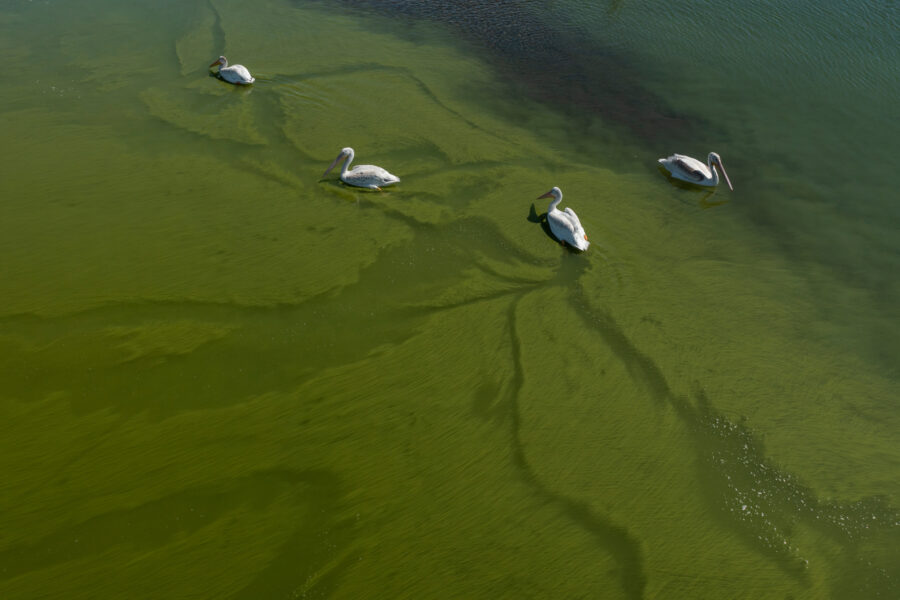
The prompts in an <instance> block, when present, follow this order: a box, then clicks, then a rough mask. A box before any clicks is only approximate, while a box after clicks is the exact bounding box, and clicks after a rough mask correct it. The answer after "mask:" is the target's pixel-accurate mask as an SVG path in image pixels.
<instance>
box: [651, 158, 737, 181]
mask: <svg viewBox="0 0 900 600" xmlns="http://www.w3.org/2000/svg"><path fill="white" fill-rule="evenodd" d="M658 162H659V164H661V165H662V166H664V167H665V168H666V169H668V170H669V173H671V174H672V177H674V178H675V179H680V180H682V181H687V182H688V183H695V184H697V185H704V186H707V187H715V186H717V185H719V172H718V171H716V165H719V168H720V169H722V175H724V176H725V182H726V183H727V184H728V189H730V190H731V191H734V188H733V187H731V180H730V179H728V173H726V172H725V165H723V164H722V157H720V156H719V155H718V154H716V153H715V152H710V153H709V156H708V157H707V159H706V164H705V165H704V164H703V163H702V162H700V161H699V160H697V159H696V158H691V157H690V156H685V155H684V154H673V155H672V156H670V157H668V158H661V159H659V161H658Z"/></svg>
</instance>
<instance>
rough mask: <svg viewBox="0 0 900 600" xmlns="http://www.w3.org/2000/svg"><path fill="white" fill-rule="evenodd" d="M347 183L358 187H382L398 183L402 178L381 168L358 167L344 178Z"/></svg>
mask: <svg viewBox="0 0 900 600" xmlns="http://www.w3.org/2000/svg"><path fill="white" fill-rule="evenodd" d="M343 179H344V181H345V182H346V183H349V184H350V185H355V186H358V187H369V188H371V187H381V186H383V185H390V184H392V183H397V182H398V181H400V178H399V177H397V176H396V175H392V174H391V173H388V172H387V171H386V170H385V169H382V168H381V167H376V166H375V165H358V166H356V167H353V168H352V169H350V170H349V171H347V173H346V174H344V177H343Z"/></svg>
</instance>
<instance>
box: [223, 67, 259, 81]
mask: <svg viewBox="0 0 900 600" xmlns="http://www.w3.org/2000/svg"><path fill="white" fill-rule="evenodd" d="M219 74H220V75H221V76H222V79H224V80H225V81H228V82H231V83H253V82H254V81H256V79H254V78H253V76H252V75H251V74H250V71H248V70H247V67H245V66H244V65H232V66H230V67H225V68H224V69H219Z"/></svg>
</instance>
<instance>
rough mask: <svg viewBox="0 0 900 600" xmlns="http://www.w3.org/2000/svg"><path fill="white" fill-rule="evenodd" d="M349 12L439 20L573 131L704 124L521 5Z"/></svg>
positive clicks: (350, 1)
mask: <svg viewBox="0 0 900 600" xmlns="http://www.w3.org/2000/svg"><path fill="white" fill-rule="evenodd" d="M340 3H341V4H344V5H346V6H348V7H350V8H353V9H359V10H364V11H366V12H369V13H374V14H377V15H381V16H385V17H390V18H392V19H394V20H397V19H399V18H403V19H408V20H412V21H415V20H425V21H434V22H439V23H442V24H444V25H446V26H448V27H449V28H450V29H451V30H452V31H453V32H455V33H457V34H459V35H460V36H461V37H462V38H463V39H464V40H465V41H467V42H468V43H470V44H473V45H474V46H476V47H479V48H481V49H483V50H485V51H486V54H487V58H488V60H489V61H490V62H491V63H492V64H493V66H494V68H495V69H496V70H497V72H498V73H499V74H500V75H501V76H502V77H503V78H505V79H506V80H507V81H509V82H511V83H513V84H514V85H515V86H521V87H522V88H524V90H525V91H526V92H527V93H528V94H529V95H530V96H531V97H532V98H533V99H535V100H537V101H539V102H542V103H544V104H547V105H549V106H552V107H554V108H557V109H560V110H563V111H564V112H566V113H567V114H568V117H569V119H570V120H573V121H575V124H576V125H578V126H581V125H583V124H585V122H586V121H587V120H588V118H590V117H595V116H596V117H600V118H601V119H603V120H604V121H605V122H606V123H607V124H609V125H611V126H618V127H622V128H624V129H625V130H626V131H627V132H628V133H630V134H631V135H633V136H634V137H636V138H637V139H639V140H640V141H642V142H644V143H647V144H648V145H652V146H659V143H660V142H662V141H667V142H669V141H672V140H679V139H690V138H691V137H692V135H691V133H692V132H693V131H695V130H696V129H697V128H698V125H700V124H703V125H704V126H705V127H708V124H706V123H704V122H703V120H702V118H700V117H697V116H694V115H684V114H677V113H675V111H674V110H673V109H672V108H671V107H669V106H668V105H667V103H666V102H665V101H664V100H663V99H662V98H661V97H660V96H658V95H657V94H654V93H653V92H651V91H650V90H648V89H647V88H646V87H645V86H644V85H642V84H641V82H640V80H639V77H640V72H639V69H638V68H637V65H635V63H634V61H633V60H630V57H629V56H627V55H625V54H623V53H622V52H621V51H619V50H616V49H613V48H610V47H607V46H604V45H602V43H600V42H598V41H597V40H596V39H593V38H589V37H588V36H587V35H586V34H583V33H582V34H581V35H579V34H578V33H579V32H577V31H575V30H572V29H567V30H565V31H564V32H563V31H561V30H559V29H556V28H554V26H553V25H551V24H549V23H547V22H544V21H542V20H540V19H539V18H538V17H537V16H536V15H535V12H534V10H533V9H532V8H531V7H530V6H528V5H527V3H525V2H523V1H522V0H498V1H495V2H468V1H465V0H444V1H440V2H437V1H430V2H422V1H421V0H340Z"/></svg>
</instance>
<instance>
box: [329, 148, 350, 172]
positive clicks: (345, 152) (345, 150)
mask: <svg viewBox="0 0 900 600" xmlns="http://www.w3.org/2000/svg"><path fill="white" fill-rule="evenodd" d="M350 156H353V148H350V147H349V146H348V147H347V148H341V151H340V152H338V155H337V158H335V159H334V162H332V163H331V165H329V167H328V168H327V169H325V172H324V173H322V177H325V176H326V175H328V172H329V171H331V170H332V169H333V168H334V167H335V165H337V164H338V163H339V162H341V160H343V159H345V158H347V157H350Z"/></svg>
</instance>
